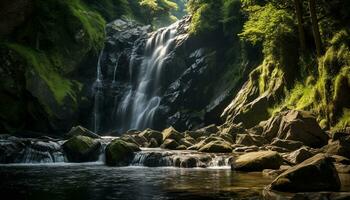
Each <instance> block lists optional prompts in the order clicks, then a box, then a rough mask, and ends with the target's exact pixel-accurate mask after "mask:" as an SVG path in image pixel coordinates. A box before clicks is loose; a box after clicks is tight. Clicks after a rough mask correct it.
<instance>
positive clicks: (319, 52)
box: [309, 0, 322, 57]
mask: <svg viewBox="0 0 350 200" xmlns="http://www.w3.org/2000/svg"><path fill="white" fill-rule="evenodd" d="M309 10H310V16H311V23H312V32H313V34H314V40H315V45H316V52H317V56H318V57H320V56H321V55H322V42H321V36H320V30H319V27H318V21H317V14H316V0H309Z"/></svg>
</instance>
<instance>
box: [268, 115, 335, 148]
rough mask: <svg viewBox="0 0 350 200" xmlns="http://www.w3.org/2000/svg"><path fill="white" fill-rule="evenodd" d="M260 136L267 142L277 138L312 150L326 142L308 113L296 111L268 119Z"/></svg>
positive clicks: (314, 119) (326, 136)
mask: <svg viewBox="0 0 350 200" xmlns="http://www.w3.org/2000/svg"><path fill="white" fill-rule="evenodd" d="M277 127H278V131H276V130H277ZM262 136H263V137H265V138H266V139H268V140H272V139H273V138H276V137H277V138H279V139H284V140H294V141H300V142H302V143H303V144H305V145H307V146H310V147H314V148H319V147H322V146H324V145H326V144H327V142H328V135H327V134H326V133H325V132H324V131H323V130H322V129H321V127H320V126H319V125H318V123H317V121H316V118H315V117H314V116H313V115H312V114H311V113H310V112H306V111H298V110H289V111H285V112H281V113H279V114H278V115H277V116H274V117H272V118H270V119H269V120H268V122H267V123H265V127H264V131H263V133H262Z"/></svg>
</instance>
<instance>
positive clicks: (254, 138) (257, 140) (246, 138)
mask: <svg viewBox="0 0 350 200" xmlns="http://www.w3.org/2000/svg"><path fill="white" fill-rule="evenodd" d="M267 143H268V141H267V140H266V139H265V138H263V137H261V136H260V135H253V134H237V137H236V144H241V145H245V146H252V145H257V146H262V145H264V144H267Z"/></svg>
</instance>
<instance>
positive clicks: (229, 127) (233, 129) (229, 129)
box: [220, 123, 244, 136]
mask: <svg viewBox="0 0 350 200" xmlns="http://www.w3.org/2000/svg"><path fill="white" fill-rule="evenodd" d="M241 132H244V127H243V125H242V123H240V124H231V123H227V124H223V125H222V126H220V133H226V134H229V135H232V136H233V135H236V134H238V133H241Z"/></svg>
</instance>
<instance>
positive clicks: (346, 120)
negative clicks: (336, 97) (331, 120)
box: [334, 108, 350, 129]
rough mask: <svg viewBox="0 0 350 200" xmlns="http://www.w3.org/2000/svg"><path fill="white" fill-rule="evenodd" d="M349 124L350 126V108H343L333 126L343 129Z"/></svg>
mask: <svg viewBox="0 0 350 200" xmlns="http://www.w3.org/2000/svg"><path fill="white" fill-rule="evenodd" d="M349 126H350V109H347V108H344V109H343V115H342V116H341V117H340V118H339V121H338V123H337V124H336V125H335V126H334V129H344V128H346V127H349Z"/></svg>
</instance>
